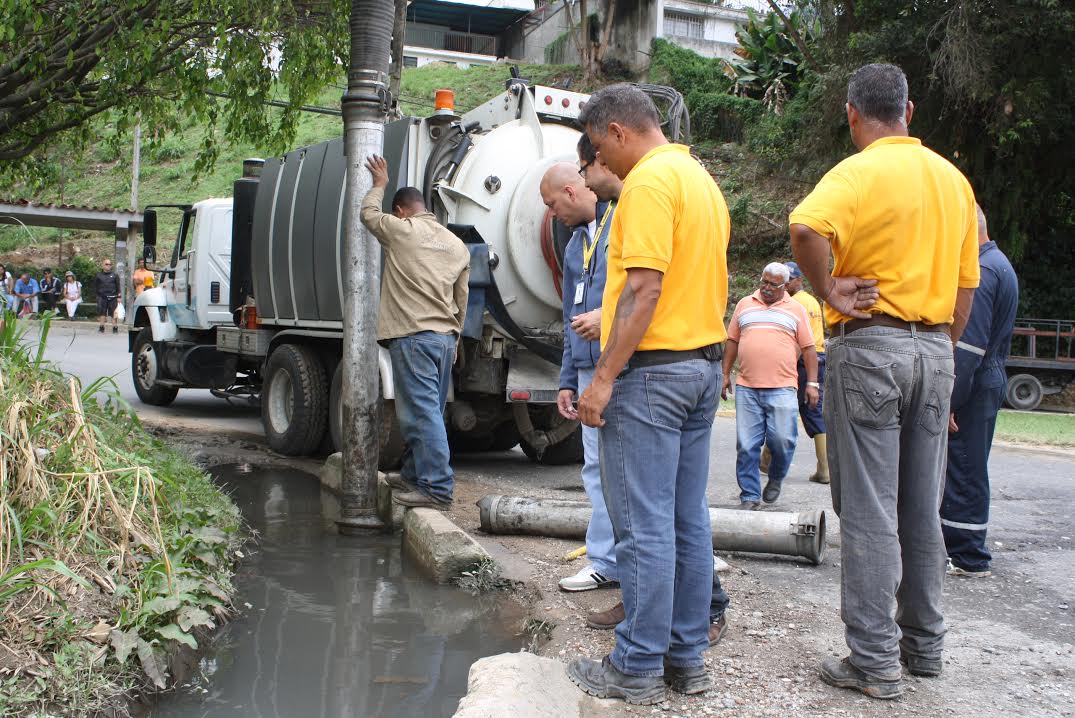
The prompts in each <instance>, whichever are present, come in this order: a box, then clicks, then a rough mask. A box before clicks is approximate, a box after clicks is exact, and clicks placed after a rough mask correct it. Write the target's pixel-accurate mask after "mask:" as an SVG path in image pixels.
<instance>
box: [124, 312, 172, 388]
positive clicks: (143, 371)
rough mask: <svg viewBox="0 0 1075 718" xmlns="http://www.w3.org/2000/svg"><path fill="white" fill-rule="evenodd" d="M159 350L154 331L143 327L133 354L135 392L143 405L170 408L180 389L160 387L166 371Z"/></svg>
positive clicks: (132, 375)
mask: <svg viewBox="0 0 1075 718" xmlns="http://www.w3.org/2000/svg"><path fill="white" fill-rule="evenodd" d="M158 349H159V347H158V346H157V344H156V343H155V342H154V341H153V330H152V329H151V328H149V327H142V329H141V330H140V331H139V332H138V336H136V337H135V339H134V351H133V352H131V378H132V379H133V380H134V391H135V393H136V394H138V398H139V399H141V400H142V403H143V404H150V405H152V406H168V405H169V404H171V403H172V402H173V401H175V397H176V394H178V393H179V389H177V388H176V387H174V386H161V385H160V383H159V382H160V380H161V379H163V378H164V371H163V368H162V366H161V356H160V352H159V351H158Z"/></svg>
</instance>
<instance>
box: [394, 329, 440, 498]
mask: <svg viewBox="0 0 1075 718" xmlns="http://www.w3.org/2000/svg"><path fill="white" fill-rule="evenodd" d="M388 353H389V355H390V356H391V357H392V374H393V384H394V386H395V389H396V420H397V421H399V430H400V433H401V434H402V435H403V440H404V441H405V442H406V443H407V448H406V450H405V451H404V453H403V468H402V469H400V474H401V475H402V476H403V478H404V479H406V480H407V481H410V482H412V483H414V484H417V485H418V488H419V490H420V491H421V492H422V493H424V494H428V495H429V496H432V497H433V498H435V499H439V500H442V501H451V499H452V488H453V487H454V486H455V476H454V475H453V473H452V467H451V465H450V464H449V459H450V458H451V455H450V453H449V451H448V433H447V431H446V430H445V428H444V404H445V402H447V400H448V385H449V382H450V381H451V377H452V363H453V360H454V358H455V335H454V334H438V333H436V332H418V333H417V334H412V335H410V336H407V337H400V338H398V339H392V340H391V341H390V342H389V345H388Z"/></svg>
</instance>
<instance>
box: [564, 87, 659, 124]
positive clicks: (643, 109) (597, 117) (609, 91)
mask: <svg viewBox="0 0 1075 718" xmlns="http://www.w3.org/2000/svg"><path fill="white" fill-rule="evenodd" d="M612 122H615V123H617V124H620V125H623V126H624V127H629V128H630V129H632V130H636V131H639V132H642V131H645V130H651V129H653V128H655V127H660V126H661V116H660V114H658V112H657V106H656V105H654V104H653V100H651V99H650V98H649V95H647V94H646V93H644V92H642V90H640V89H638V88H637V87H635V86H633V85H628V84H627V83H624V82H621V83H618V84H615V85H609V86H608V87H604V88H601V89H600V90H598V91H597V92H595V93H593V94H592V95H590V99H589V100H587V101H586V104H585V105H583V106H582V112H580V113H579V123H580V124H581V125H582V126H583V127H586V128H588V129H592V130H593V131H594V132H596V133H597V134H598V135H603V134H605V133H606V132H608V126H609V123H612Z"/></svg>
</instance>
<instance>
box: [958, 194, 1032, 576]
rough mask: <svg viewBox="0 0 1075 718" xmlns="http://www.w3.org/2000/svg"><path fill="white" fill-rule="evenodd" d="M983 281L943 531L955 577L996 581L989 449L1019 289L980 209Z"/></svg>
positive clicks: (962, 386)
mask: <svg viewBox="0 0 1075 718" xmlns="http://www.w3.org/2000/svg"><path fill="white" fill-rule="evenodd" d="M978 245H979V249H978V263H979V265H981V283H980V284H979V285H978V290H977V291H976V292H975V293H974V307H973V309H972V310H971V314H970V321H969V322H968V323H967V328H966V329H965V330H964V331H963V336H961V337H960V339H959V341H958V342H956V383H955V387H954V388H953V389H952V416H951V421H950V423H949V427H948V481H947V483H946V484H945V487H944V500H943V501H942V502H941V530H942V531H943V533H944V545H945V548H946V549H947V551H948V574H949V575H950V576H968V577H984V576H989V575H990V573H991V572H990V568H989V562H990V560H992V558H993V557H992V555H991V554H990V553H989V549H988V548H987V547H986V544H985V533H986V525H987V522H988V521H989V470H988V463H989V448H990V445H991V444H992V443H993V428H994V426H995V425H996V423H997V411H998V410H999V409H1000V404H1001V402H1002V401H1003V400H1004V389H1005V386H1006V384H1007V376H1006V375H1005V373H1004V363H1005V361H1007V359H1008V348H1009V346H1010V344H1011V338H1012V327H1013V326H1014V324H1015V312H1016V307H1017V305H1018V304H1019V283H1018V281H1017V280H1016V277H1015V271H1014V270H1013V269H1012V265H1011V263H1010V262H1009V261H1008V258H1007V257H1005V256H1004V253H1003V252H1001V251H1000V248H999V247H998V246H997V245H996V243H995V242H992V241H990V239H989V230H988V227H987V226H986V221H985V215H984V214H983V213H982V208H981V207H978Z"/></svg>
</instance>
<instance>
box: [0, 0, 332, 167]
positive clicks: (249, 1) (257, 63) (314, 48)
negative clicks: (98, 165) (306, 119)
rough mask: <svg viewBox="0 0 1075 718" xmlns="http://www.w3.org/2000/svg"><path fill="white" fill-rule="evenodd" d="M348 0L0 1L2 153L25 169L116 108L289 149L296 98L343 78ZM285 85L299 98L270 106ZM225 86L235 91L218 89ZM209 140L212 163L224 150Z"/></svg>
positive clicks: (128, 117) (122, 113) (121, 113)
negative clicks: (190, 121)
mask: <svg viewBox="0 0 1075 718" xmlns="http://www.w3.org/2000/svg"><path fill="white" fill-rule="evenodd" d="M348 7H349V6H348V3H347V2H346V0H0V160H7V161H8V162H6V163H5V164H4V168H3V170H4V172H5V173H7V174H9V175H11V174H12V173H14V174H15V176H16V177H17V176H18V175H19V173H20V172H21V173H27V172H32V171H33V170H32V168H33V162H32V155H33V154H35V153H39V152H40V151H41V150H42V149H44V148H46V147H47V146H49V145H50V144H52V143H55V142H56V141H57V140H58V139H59V138H60V137H62V136H67V137H68V138H69V139H70V138H72V137H74V138H76V139H83V140H84V139H87V138H88V137H90V136H92V134H93V129H92V120H93V119H94V118H96V117H98V116H100V115H101V114H102V113H110V114H111V116H112V117H114V118H115V119H116V122H117V126H118V128H119V129H120V130H123V129H125V128H126V127H127V126H129V125H130V124H133V121H134V117H135V115H136V114H137V113H141V117H142V123H143V126H147V127H154V128H156V129H157V131H158V132H161V131H163V132H166V131H167V130H168V129H169V128H175V127H177V126H178V124H179V122H180V121H181V120H184V119H187V118H191V117H196V118H199V119H202V120H205V121H207V122H208V123H209V125H210V127H211V128H216V127H217V125H218V124H220V123H222V124H223V128H224V129H225V131H226V132H227V134H228V137H229V139H233V140H239V141H241V140H250V139H257V140H258V141H259V143H260V144H263V145H265V146H268V147H273V148H281V147H282V146H283V144H284V143H285V142H286V140H287V139H288V138H290V137H291V136H292V135H293V132H294V129H295V126H296V123H297V116H298V112H299V110H298V107H299V106H300V105H302V104H303V103H304V102H305V101H307V100H308V99H309V98H310V97H312V96H313V94H314V93H316V92H317V91H319V90H321V89H322V88H324V87H325V86H326V85H327V84H328V83H329V82H330V81H332V80H334V79H336V78H338V76H339V74H340V72H341V69H340V67H341V62H342V58H344V57H346V52H347V41H348V33H347V31H346V22H347V17H348ZM278 92H279V93H281V94H282V95H283V96H284V98H285V99H286V100H287V101H288V102H289V103H290V104H289V106H288V107H287V108H284V109H283V110H282V111H272V112H271V113H270V111H269V110H268V109H267V107H266V106H265V104H264V102H265V101H266V100H269V99H274V95H275V94H276V93H278ZM209 93H216V94H217V95H224V96H226V99H224V100H220V99H219V98H218V97H213V96H210V94H209ZM215 154H216V153H215V143H214V141H213V139H212V137H211V136H209V137H207V138H206V142H205V143H204V145H203V147H202V150H201V158H202V160H203V163H204V164H209V163H211V162H212V161H213V159H214V158H215Z"/></svg>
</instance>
